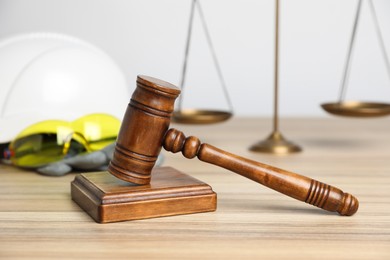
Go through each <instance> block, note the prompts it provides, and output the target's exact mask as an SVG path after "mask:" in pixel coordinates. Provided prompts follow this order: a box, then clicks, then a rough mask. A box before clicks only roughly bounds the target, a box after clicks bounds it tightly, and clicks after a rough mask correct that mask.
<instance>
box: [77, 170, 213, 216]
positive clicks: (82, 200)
mask: <svg viewBox="0 0 390 260" xmlns="http://www.w3.org/2000/svg"><path fill="white" fill-rule="evenodd" d="M71 195H72V199H73V200H74V201H75V202H76V203H77V204H78V205H79V206H80V207H81V208H82V209H83V210H84V211H86V212H87V213H88V214H89V215H90V216H91V217H92V218H93V219H94V220H95V221H96V222H98V223H109V222H118V221H125V220H135V219H145V218H154V217H163V216H173V215H181V214H190V213H199V212H208V211H215V210H216V206H217V195H216V193H215V192H214V191H213V190H212V188H211V187H210V186H209V185H207V184H206V183H203V182H201V181H199V180H197V179H195V178H193V177H191V176H188V175H187V174H184V173H182V172H179V171H178V170H176V169H174V168H171V167H160V168H158V167H157V168H154V169H153V171H152V180H151V182H150V184H147V185H137V184H132V183H129V182H125V181H122V180H120V179H118V178H116V177H114V176H113V175H112V174H110V173H109V172H107V171H102V172H91V173H83V174H80V175H77V176H76V177H75V179H74V180H73V181H72V183H71Z"/></svg>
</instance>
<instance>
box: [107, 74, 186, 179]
mask: <svg viewBox="0 0 390 260" xmlns="http://www.w3.org/2000/svg"><path fill="white" fill-rule="evenodd" d="M179 94H180V89H178V88H177V87H176V86H174V85H172V84H170V83H168V82H165V81H162V80H159V79H156V78H152V77H147V76H138V77H137V88H136V89H135V91H134V93H133V95H132V97H131V100H130V103H129V105H128V106H127V110H126V113H125V115H124V118H123V121H122V125H121V128H120V131H119V134H118V138H117V143H116V147H115V150H114V155H113V159H112V160H111V162H110V164H109V166H108V171H109V172H110V173H111V174H113V175H114V176H116V177H117V178H119V179H122V180H124V181H128V182H132V183H135V184H148V183H149V182H150V179H151V171H152V169H153V166H154V164H155V162H156V160H157V157H158V155H159V154H160V151H161V147H162V144H163V139H164V136H165V133H166V132H167V130H168V127H169V124H170V121H171V116H172V113H173V110H174V103H175V99H176V98H177V97H178V96H179Z"/></svg>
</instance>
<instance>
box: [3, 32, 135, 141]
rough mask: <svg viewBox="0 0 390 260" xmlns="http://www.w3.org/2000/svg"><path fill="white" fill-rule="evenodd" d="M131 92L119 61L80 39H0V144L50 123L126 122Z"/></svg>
mask: <svg viewBox="0 0 390 260" xmlns="http://www.w3.org/2000/svg"><path fill="white" fill-rule="evenodd" d="M129 99H130V90H129V88H128V87H127V84H126V80H125V76H124V75H123V73H122V72H121V70H120V69H119V67H118V66H117V65H116V64H115V63H114V62H113V60H112V59H111V58H110V57H109V56H108V55H107V54H105V53H104V52H103V51H101V50H100V49H98V48H97V47H95V46H93V45H91V44H89V43H86V42H84V41H82V40H79V39H77V38H74V37H70V36H66V35H60V34H54V33H33V34H24V35H19V36H14V37H11V38H7V39H4V40H2V41H0V143H5V142H9V141H11V140H12V139H13V138H14V137H15V136H16V135H17V134H18V133H19V132H20V131H21V130H23V129H24V128H25V127H27V126H29V125H31V124H33V123H37V122H39V121H42V120H48V119H62V120H67V121H72V120H75V119H77V118H78V117H80V116H83V115H86V114H91V113H107V114H111V115H113V116H116V117H117V118H119V119H122V116H123V113H124V111H125V109H126V106H127V103H128V101H129Z"/></svg>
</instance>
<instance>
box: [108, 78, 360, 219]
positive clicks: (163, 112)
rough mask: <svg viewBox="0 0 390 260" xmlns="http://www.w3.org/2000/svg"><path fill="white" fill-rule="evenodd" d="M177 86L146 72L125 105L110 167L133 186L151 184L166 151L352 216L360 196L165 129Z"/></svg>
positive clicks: (115, 173) (109, 169)
mask: <svg viewBox="0 0 390 260" xmlns="http://www.w3.org/2000/svg"><path fill="white" fill-rule="evenodd" d="M179 94H180V89H179V88H177V87H176V86H174V85H172V84H170V83H168V82H165V81H162V80H159V79H156V78H152V77H148V76H138V77H137V87H136V89H135V91H134V93H133V95H132V97H131V100H130V103H129V104H128V107H127V109H126V113H125V115H124V119H123V121H122V125H121V128H120V131H119V134H118V138H117V142H116V147H115V150H114V155H113V159H112V160H111V162H110V164H109V166H108V171H109V172H110V173H111V174H112V175H114V176H116V177H117V178H119V179H121V180H124V181H127V182H131V183H134V184H140V185H144V184H149V183H150V180H151V172H152V169H153V167H154V164H155V162H156V160H157V157H158V155H159V153H160V151H161V148H162V147H164V149H165V150H167V151H170V152H173V153H177V152H180V151H181V152H182V154H183V155H184V157H186V158H188V159H192V158H194V157H198V159H199V160H201V161H203V162H207V163H211V164H214V165H217V166H220V167H223V168H225V169H227V170H230V171H232V172H235V173H237V174H240V175H242V176H244V177H246V178H248V179H251V180H253V181H255V182H258V183H260V184H262V185H264V186H266V187H269V188H271V189H273V190H276V191H278V192H280V193H283V194H285V195H287V196H290V197H292V198H295V199H297V200H300V201H304V202H306V203H309V204H311V205H314V206H317V207H319V208H322V209H324V210H328V211H332V212H338V213H339V214H340V215H342V216H351V215H353V214H354V213H355V212H356V211H357V210H358V207H359V202H358V200H357V199H356V198H355V197H354V196H353V195H351V194H349V193H344V192H343V191H342V190H340V189H338V188H336V187H332V186H330V185H328V184H325V183H322V182H319V181H316V180H313V179H311V178H308V177H306V176H302V175H299V174H296V173H293V172H289V171H286V170H282V169H279V168H276V167H274V166H270V165H266V164H263V163H260V162H256V161H253V160H249V159H246V158H243V157H240V156H237V155H234V154H232V153H229V152H226V151H223V150H221V149H219V148H216V147H214V146H212V145H209V144H205V143H201V141H200V140H199V139H198V138H197V137H194V136H189V137H186V136H185V135H184V134H183V133H182V132H181V131H179V130H176V129H169V130H168V128H169V125H170V120H171V116H172V113H173V110H174V103H175V99H176V98H177V97H178V96H179Z"/></svg>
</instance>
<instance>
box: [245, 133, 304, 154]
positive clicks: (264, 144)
mask: <svg viewBox="0 0 390 260" xmlns="http://www.w3.org/2000/svg"><path fill="white" fill-rule="evenodd" d="M249 150H251V151H253V152H261V153H273V154H289V153H296V152H300V151H302V149H301V148H300V147H299V146H298V145H296V144H294V143H292V142H290V141H288V140H286V139H285V138H284V137H283V136H282V134H281V133H280V132H273V133H272V134H271V135H270V136H268V137H267V139H265V140H263V141H260V142H258V143H256V144H254V145H252V146H251V147H250V148H249Z"/></svg>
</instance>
